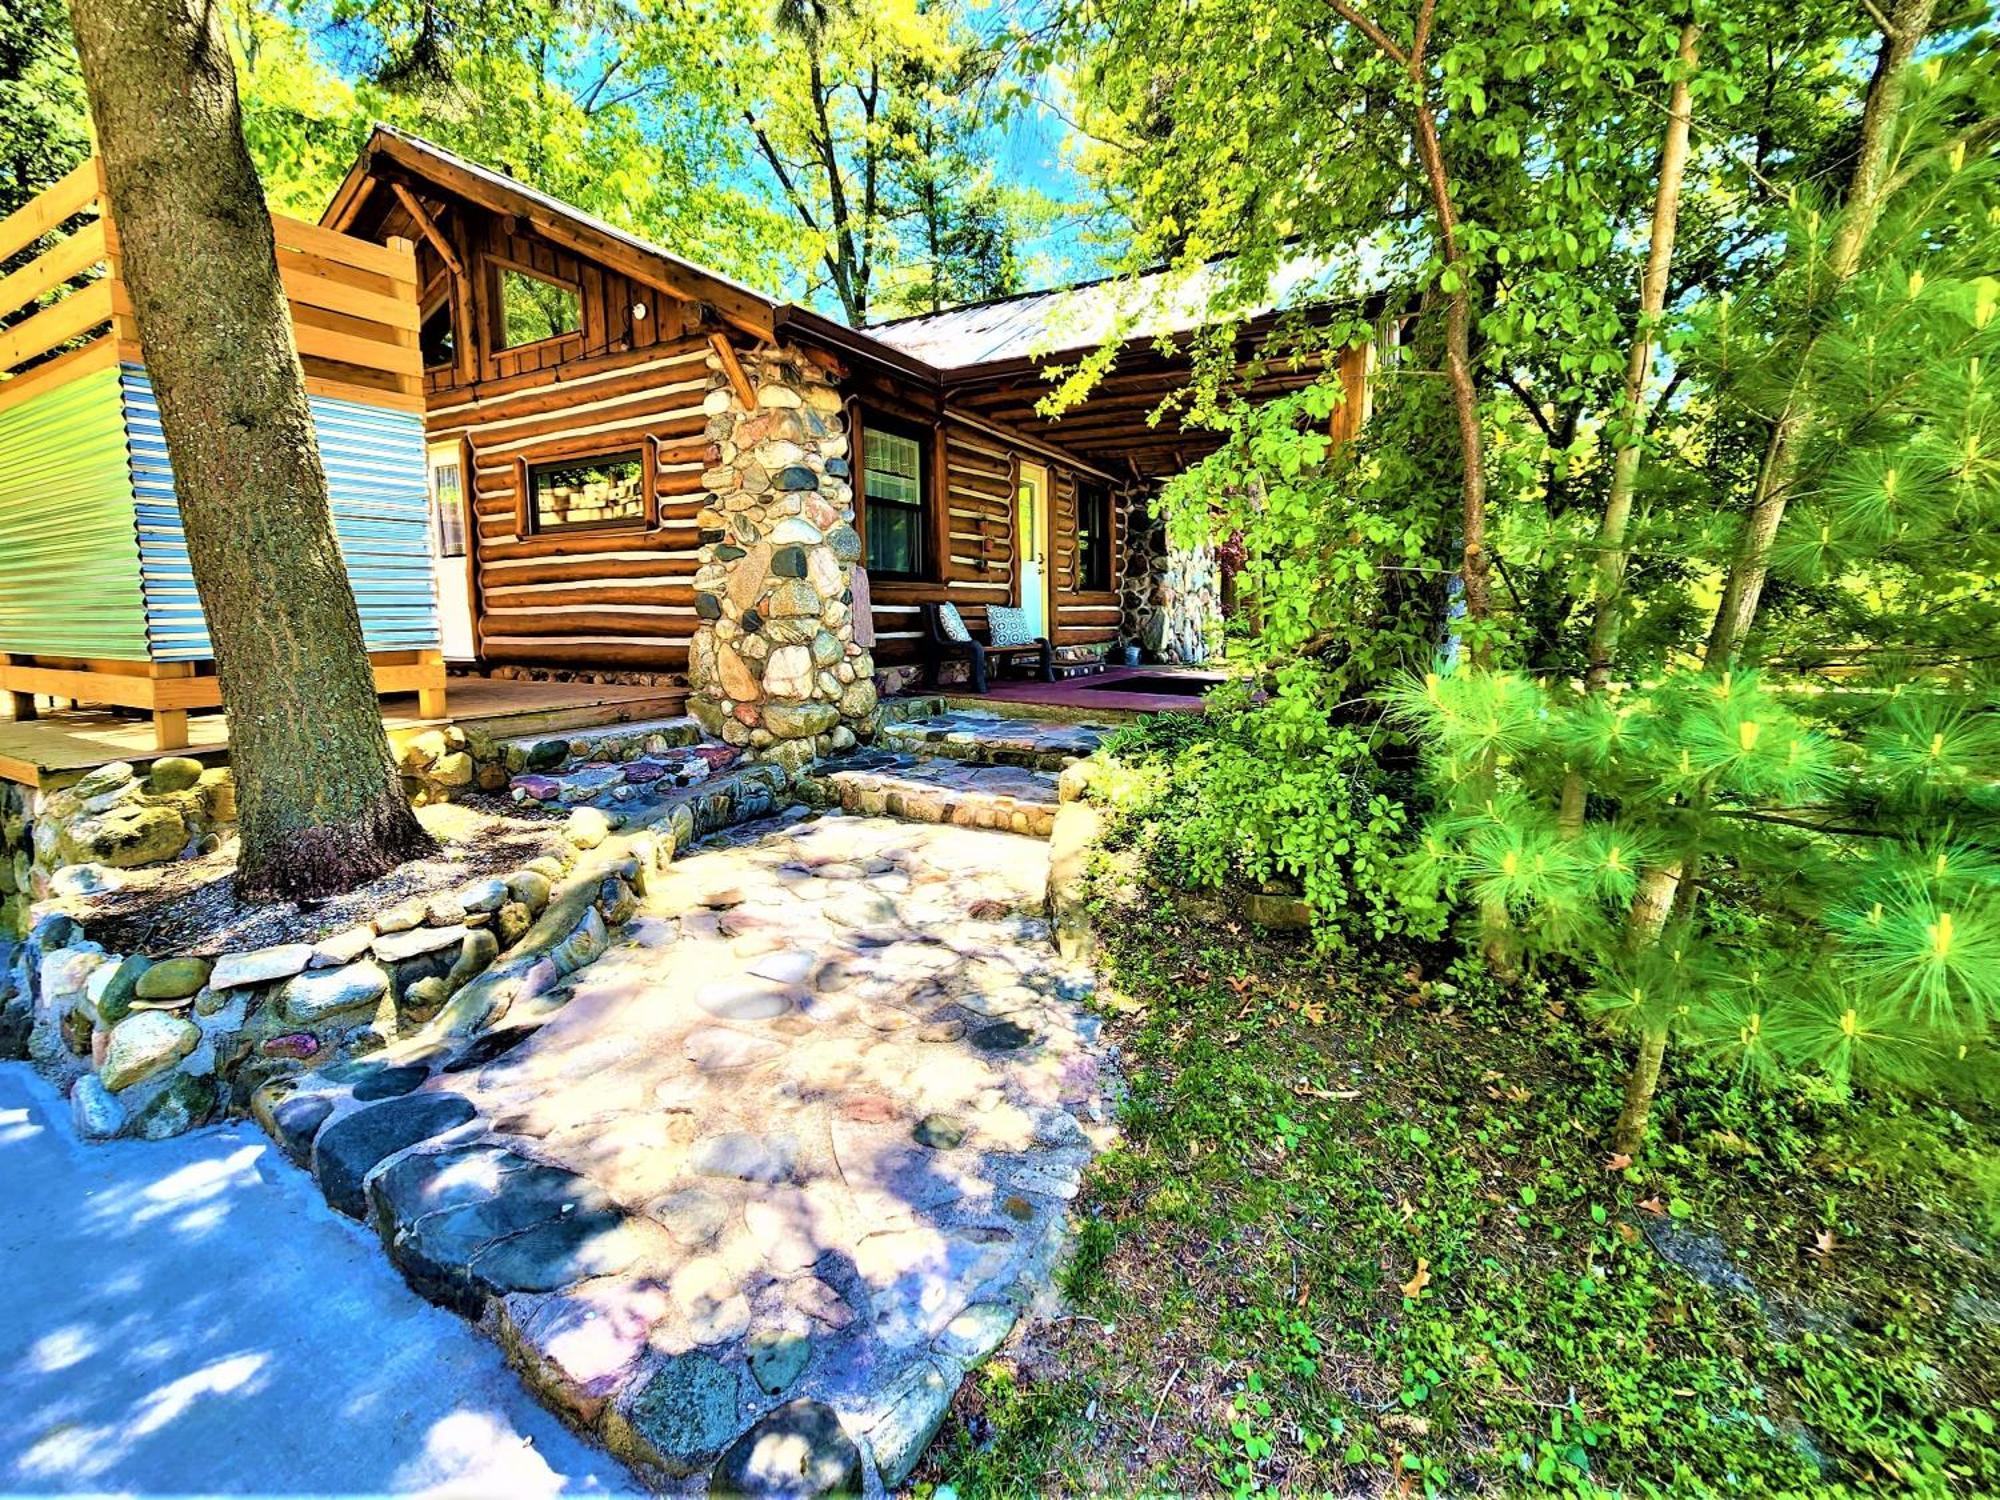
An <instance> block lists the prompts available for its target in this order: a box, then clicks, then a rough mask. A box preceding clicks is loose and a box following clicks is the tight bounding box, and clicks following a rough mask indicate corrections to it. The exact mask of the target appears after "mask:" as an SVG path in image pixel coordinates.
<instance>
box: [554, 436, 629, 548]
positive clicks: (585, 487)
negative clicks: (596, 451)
mask: <svg viewBox="0 0 2000 1500" xmlns="http://www.w3.org/2000/svg"><path fill="white" fill-rule="evenodd" d="M528 488H529V490H530V491H531V493H532V494H533V497H534V505H535V513H534V525H535V530H536V531H580V530H584V529H586V528H589V529H596V530H607V529H610V528H614V527H619V526H643V525H645V523H646V461H645V458H644V457H643V456H642V455H641V454H640V453H638V452H637V451H636V450H635V451H633V452H631V453H607V454H604V455H603V456H601V457H597V458H580V459H572V460H566V461H564V462H562V463H552V464H536V465H534V466H533V467H532V468H530V469H529V470H528Z"/></svg>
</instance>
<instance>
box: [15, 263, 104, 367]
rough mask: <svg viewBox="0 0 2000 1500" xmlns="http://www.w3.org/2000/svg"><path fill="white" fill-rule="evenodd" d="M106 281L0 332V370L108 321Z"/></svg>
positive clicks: (45, 351)
mask: <svg viewBox="0 0 2000 1500" xmlns="http://www.w3.org/2000/svg"><path fill="white" fill-rule="evenodd" d="M112 287H113V283H112V282H111V280H110V279H109V278H106V279H105V280H103V281H97V282H93V283H91V285H89V286H87V287H85V288H84V289H83V290H82V291H79V292H72V293H70V295H69V296H67V297H65V298H63V299H62V301H60V302H58V303H56V304H55V305H54V306H52V307H45V308H43V309H42V310H41V311H40V312H38V313H36V314H35V315H34V316H33V317H32V318H27V319H24V320H23V321H21V322H19V323H16V324H14V325H13V326H12V327H11V328H7V329H4V330H0V371H6V370H11V369H13V368H14V366H16V365H18V364H20V363H21V362H22V361H23V360H28V359H33V358H34V357H35V356H36V355H38V354H46V353H48V351H49V350H51V349H53V348H55V346H56V345H58V344H61V343H65V342H67V341H68V340H70V339H73V338H76V337H77V336H78V335H80V334H83V333H86V332H88V331H89V330H90V329H92V328H94V327H96V326H97V325H98V324H99V323H108V322H110V321H111V315H112V308H113V306H114V297H113V291H112Z"/></svg>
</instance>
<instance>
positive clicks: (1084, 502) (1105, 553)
mask: <svg viewBox="0 0 2000 1500" xmlns="http://www.w3.org/2000/svg"><path fill="white" fill-rule="evenodd" d="M1076 586H1077V587H1078V588H1080V589H1089V590H1094V591H1096V592H1098V593H1103V592H1105V591H1106V590H1108V589H1109V588H1110V587H1111V491H1110V490H1108V489H1106V488H1105V487H1104V486H1103V485H1101V484H1095V483H1092V482H1091V481H1089V480H1083V479H1079V480H1078V481H1077V484H1076Z"/></svg>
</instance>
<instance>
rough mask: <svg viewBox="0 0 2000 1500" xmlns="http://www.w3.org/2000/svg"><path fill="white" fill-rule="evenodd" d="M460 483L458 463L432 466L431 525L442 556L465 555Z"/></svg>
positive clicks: (463, 502) (463, 512)
mask: <svg viewBox="0 0 2000 1500" xmlns="http://www.w3.org/2000/svg"><path fill="white" fill-rule="evenodd" d="M459 483H460V481H459V477H458V465H457V464H438V465H436V466H435V467H433V468H432V469H431V528H432V530H434V531H435V532H436V533H437V555H438V556H439V557H463V556H465V500H464V496H463V494H462V493H461V492H460V489H459Z"/></svg>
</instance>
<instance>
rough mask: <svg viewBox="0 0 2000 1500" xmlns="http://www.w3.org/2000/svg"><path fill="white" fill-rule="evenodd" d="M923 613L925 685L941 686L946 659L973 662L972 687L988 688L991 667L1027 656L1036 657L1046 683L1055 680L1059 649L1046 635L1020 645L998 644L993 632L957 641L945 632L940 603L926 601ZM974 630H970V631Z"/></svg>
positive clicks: (1042, 678)
mask: <svg viewBox="0 0 2000 1500" xmlns="http://www.w3.org/2000/svg"><path fill="white" fill-rule="evenodd" d="M923 614H924V686H925V687H932V688H934V687H936V686H937V685H938V669H939V668H940V667H942V666H943V665H944V664H945V663H946V662H947V661H959V660H965V661H969V662H971V663H972V690H973V692H975V693H983V692H985V691H986V685H987V677H988V668H987V664H988V663H989V662H991V663H992V664H993V665H994V666H996V667H997V666H1000V665H1001V664H1003V663H1007V662H1012V661H1018V660H1020V659H1022V658H1024V657H1029V658H1033V659H1034V661H1035V664H1036V666H1037V668H1038V671H1037V674H1036V675H1037V676H1039V677H1040V678H1041V680H1042V681H1043V682H1054V681H1055V680H1056V651H1055V647H1054V646H1053V645H1051V644H1050V643H1049V639H1048V637H1047V636H1041V637H1038V638H1037V639H1035V640H1032V641H1027V642H1024V643H1023V644H1021V645H1019V646H996V645H994V644H993V643H992V633H991V632H990V631H989V632H988V633H987V639H986V640H983V641H982V640H977V639H974V640H969V641H955V640H953V639H952V638H951V637H950V636H948V635H946V634H945V633H944V621H943V619H942V618H941V617H940V614H939V606H938V605H936V604H926V605H924V606H923ZM967 633H968V634H970V633H971V632H970V631H969V630H968V632H967Z"/></svg>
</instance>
